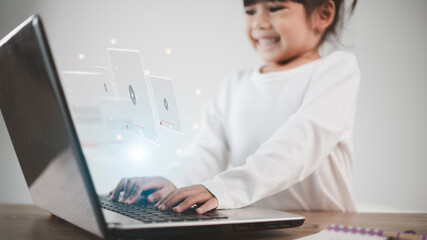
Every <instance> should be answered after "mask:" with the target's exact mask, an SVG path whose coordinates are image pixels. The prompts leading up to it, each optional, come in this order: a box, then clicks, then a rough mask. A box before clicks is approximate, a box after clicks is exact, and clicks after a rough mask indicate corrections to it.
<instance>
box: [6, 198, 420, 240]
mask: <svg viewBox="0 0 427 240" xmlns="http://www.w3.org/2000/svg"><path fill="white" fill-rule="evenodd" d="M294 213H297V214H300V215H303V216H305V217H306V221H305V223H304V224H303V226H301V227H297V228H292V229H281V230H266V231H258V232H246V233H238V234H234V235H232V236H228V237H226V238H224V237H221V239H295V238H298V237H303V236H306V235H309V234H313V233H317V232H319V231H321V230H323V229H325V228H327V226H328V224H330V223H334V224H345V225H352V226H360V227H370V228H378V229H382V230H393V231H406V230H414V231H416V232H417V233H421V234H427V214H426V213H339V212H294ZM189 238H190V237H186V238H185V239H189ZM194 238H196V239H206V236H201V237H200V236H199V237H193V236H191V239H194ZM0 239H2V240H3V239H4V240H6V239H7V240H8V239H11V240H12V239H13V240H15V239H16V240H19V239H59V240H62V239H99V238H97V237H96V236H94V235H92V234H90V233H88V232H85V231H84V230H81V229H80V228H78V227H75V226H74V225H72V224H69V223H68V222H66V221H63V220H61V219H59V218H57V217H54V216H52V215H50V214H49V213H48V212H46V211H44V210H42V209H40V208H37V207H35V206H32V205H14V204H0ZM173 239H176V238H173Z"/></svg>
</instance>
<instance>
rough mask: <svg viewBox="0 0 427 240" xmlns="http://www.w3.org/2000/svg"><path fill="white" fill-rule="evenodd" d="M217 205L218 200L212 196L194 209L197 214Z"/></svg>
mask: <svg viewBox="0 0 427 240" xmlns="http://www.w3.org/2000/svg"><path fill="white" fill-rule="evenodd" d="M217 207H218V200H217V199H216V198H214V197H212V198H211V199H209V200H208V201H207V202H205V204H203V205H202V206H200V207H198V208H197V209H196V212H197V214H203V213H205V212H208V211H210V210H212V209H215V208H217Z"/></svg>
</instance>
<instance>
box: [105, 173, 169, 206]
mask: <svg viewBox="0 0 427 240" xmlns="http://www.w3.org/2000/svg"><path fill="white" fill-rule="evenodd" d="M175 189H176V187H175V185H174V184H173V183H172V182H171V181H169V180H167V179H166V178H163V177H134V178H123V179H122V180H120V182H119V184H117V187H116V188H115V189H114V190H112V191H111V192H110V195H111V198H110V199H111V200H113V201H117V200H118V198H119V195H120V192H122V191H123V197H122V198H121V199H120V200H119V202H124V203H127V204H132V203H133V202H135V200H136V199H137V198H138V197H139V195H141V193H144V192H145V191H147V190H154V192H153V193H151V194H149V195H148V196H147V200H148V201H149V202H155V201H159V200H160V199H162V198H164V197H165V196H166V195H167V194H168V193H169V192H170V191H172V190H175Z"/></svg>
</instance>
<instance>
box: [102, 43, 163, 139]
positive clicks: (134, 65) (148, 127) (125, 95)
mask: <svg viewBox="0 0 427 240" xmlns="http://www.w3.org/2000/svg"><path fill="white" fill-rule="evenodd" d="M107 52H108V58H109V61H110V64H111V69H112V72H113V75H114V81H115V84H116V86H117V93H118V101H119V102H120V108H121V113H122V116H123V118H124V126H125V129H126V130H127V131H129V132H131V133H133V134H135V135H137V136H139V137H141V138H143V139H146V140H149V141H151V142H152V143H155V144H159V137H158V132H157V128H156V124H155V120H154V114H153V109H152V104H151V101H150V95H149V92H148V87H147V79H146V76H145V74H144V68H143V65H142V60H141V54H140V52H139V51H136V50H125V49H112V48H109V49H107Z"/></svg>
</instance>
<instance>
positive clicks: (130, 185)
mask: <svg viewBox="0 0 427 240" xmlns="http://www.w3.org/2000/svg"><path fill="white" fill-rule="evenodd" d="M133 185H134V182H133V179H132V178H128V179H126V181H125V186H124V190H123V196H122V198H121V199H120V202H124V201H125V200H126V199H127V198H128V197H129V194H130V193H131V192H132V190H133Z"/></svg>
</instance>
